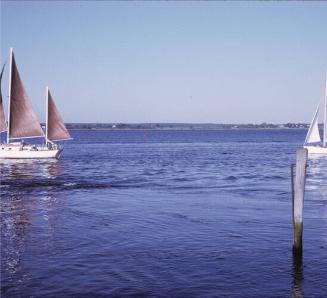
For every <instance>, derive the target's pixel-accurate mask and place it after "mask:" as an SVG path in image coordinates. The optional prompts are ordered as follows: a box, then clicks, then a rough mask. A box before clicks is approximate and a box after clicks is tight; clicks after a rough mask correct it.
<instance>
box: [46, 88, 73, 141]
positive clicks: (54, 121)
mask: <svg viewBox="0 0 327 298" xmlns="http://www.w3.org/2000/svg"><path fill="white" fill-rule="evenodd" d="M47 137H48V140H51V141H60V140H69V139H71V136H70V134H69V132H68V130H67V128H66V126H65V123H64V121H63V120H62V118H61V116H60V114H59V111H58V109H57V107H56V105H55V103H54V101H53V99H52V96H51V93H50V91H48V125H47Z"/></svg>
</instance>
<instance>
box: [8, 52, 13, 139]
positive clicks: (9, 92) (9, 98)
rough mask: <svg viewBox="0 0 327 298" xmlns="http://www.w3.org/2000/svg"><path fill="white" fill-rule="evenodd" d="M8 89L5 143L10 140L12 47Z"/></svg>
mask: <svg viewBox="0 0 327 298" xmlns="http://www.w3.org/2000/svg"><path fill="white" fill-rule="evenodd" d="M9 61H10V62H9V63H10V65H9V90H8V128H7V144H9V141H10V136H9V132H10V102H11V70H12V48H10V49H9Z"/></svg>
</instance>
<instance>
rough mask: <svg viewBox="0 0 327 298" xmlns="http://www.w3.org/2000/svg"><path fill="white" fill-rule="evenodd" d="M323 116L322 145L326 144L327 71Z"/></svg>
mask: <svg viewBox="0 0 327 298" xmlns="http://www.w3.org/2000/svg"><path fill="white" fill-rule="evenodd" d="M324 110H325V117H324V139H323V146H324V147H326V146H327V73H326V86H325V109H324Z"/></svg>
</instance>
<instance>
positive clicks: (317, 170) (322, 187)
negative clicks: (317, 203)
mask: <svg viewBox="0 0 327 298" xmlns="http://www.w3.org/2000/svg"><path fill="white" fill-rule="evenodd" d="M308 165H309V167H308V178H307V185H306V189H307V190H309V191H310V190H317V191H319V193H320V194H321V198H320V199H323V200H326V201H327V171H326V169H327V157H325V156H320V155H312V156H310V159H309V162H308Z"/></svg>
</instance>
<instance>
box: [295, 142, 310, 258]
mask: <svg viewBox="0 0 327 298" xmlns="http://www.w3.org/2000/svg"><path fill="white" fill-rule="evenodd" d="M307 160H308V150H307V149H305V148H299V149H297V150H296V165H295V179H293V170H292V209H293V251H295V252H297V253H298V252H302V233H303V202H304V192H305V180H306V167H307Z"/></svg>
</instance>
